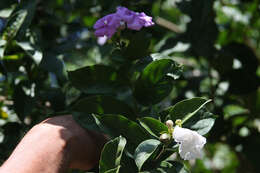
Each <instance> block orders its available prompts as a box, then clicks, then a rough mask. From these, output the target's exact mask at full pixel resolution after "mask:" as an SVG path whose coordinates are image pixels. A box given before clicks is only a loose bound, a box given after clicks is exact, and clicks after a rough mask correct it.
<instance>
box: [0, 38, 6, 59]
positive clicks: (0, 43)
mask: <svg viewBox="0 0 260 173" xmlns="http://www.w3.org/2000/svg"><path fill="white" fill-rule="evenodd" d="M6 43H7V41H6V40H2V39H0V59H2V58H3V57H4V52H5V45H6Z"/></svg>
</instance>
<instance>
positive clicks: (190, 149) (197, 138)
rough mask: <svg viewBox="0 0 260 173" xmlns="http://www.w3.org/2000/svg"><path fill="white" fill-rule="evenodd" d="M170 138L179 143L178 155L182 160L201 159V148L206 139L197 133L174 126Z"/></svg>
mask: <svg viewBox="0 0 260 173" xmlns="http://www.w3.org/2000/svg"><path fill="white" fill-rule="evenodd" d="M172 136H173V138H174V140H175V142H177V143H179V153H180V156H181V158H182V159H184V160H192V159H196V158H201V157H202V151H201V150H202V148H203V146H204V145H205V144H206V138H205V137H203V136H201V135H200V134H198V133H197V132H195V131H193V130H190V129H186V128H181V127H179V126H175V128H174V131H173V133H172Z"/></svg>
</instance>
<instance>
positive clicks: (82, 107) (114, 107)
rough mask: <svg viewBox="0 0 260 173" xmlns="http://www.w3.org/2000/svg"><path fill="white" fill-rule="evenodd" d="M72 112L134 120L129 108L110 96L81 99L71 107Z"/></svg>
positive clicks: (133, 114)
mask: <svg viewBox="0 0 260 173" xmlns="http://www.w3.org/2000/svg"><path fill="white" fill-rule="evenodd" d="M72 110H73V111H75V112H82V113H85V114H92V113H94V114H101V115H102V114H121V115H124V116H126V117H128V118H130V119H135V118H136V116H135V113H134V111H133V110H132V108H131V107H129V106H128V105H127V104H125V103H124V102H122V101H120V100H117V99H115V98H113V97H110V96H91V97H87V98H83V99H81V100H79V101H78V102H77V103H76V104H75V105H74V106H73V107H72Z"/></svg>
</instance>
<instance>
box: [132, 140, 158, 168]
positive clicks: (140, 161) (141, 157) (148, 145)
mask: <svg viewBox="0 0 260 173" xmlns="http://www.w3.org/2000/svg"><path fill="white" fill-rule="evenodd" d="M160 144H161V142H160V141H158V140H155V139H149V140H146V141H143V142H142V143H141V144H140V145H138V147H137V148H136V150H135V154H134V159H135V163H136V165H137V167H138V170H139V171H140V170H141V169H142V166H143V165H144V163H145V162H146V161H147V160H148V159H149V157H150V156H152V154H153V153H154V152H155V151H156V149H157V147H158V146H159V145H160Z"/></svg>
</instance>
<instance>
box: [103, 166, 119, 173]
mask: <svg viewBox="0 0 260 173" xmlns="http://www.w3.org/2000/svg"><path fill="white" fill-rule="evenodd" d="M120 168H121V167H120V166H118V167H116V168H114V169H110V170H108V171H106V172H105V173H119V170H120Z"/></svg>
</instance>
